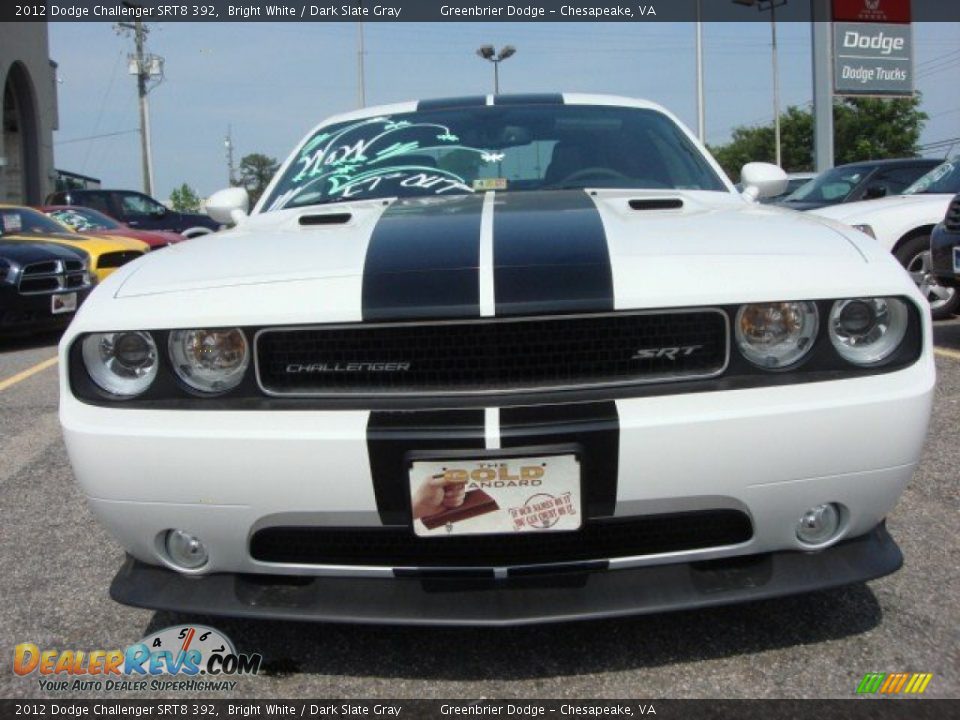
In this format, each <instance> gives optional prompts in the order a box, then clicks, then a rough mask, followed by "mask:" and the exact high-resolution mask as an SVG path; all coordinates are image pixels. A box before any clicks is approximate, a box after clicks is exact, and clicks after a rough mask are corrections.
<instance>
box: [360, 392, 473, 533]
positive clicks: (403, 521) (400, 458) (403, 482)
mask: <svg viewBox="0 0 960 720" xmlns="http://www.w3.org/2000/svg"><path fill="white" fill-rule="evenodd" d="M483 447H484V411H483V409H479V410H425V411H416V412H387V411H376V410H375V411H373V412H371V413H370V417H369V419H368V420H367V454H368V456H369V459H370V474H371V476H372V477H373V492H374V496H375V497H376V500H377V511H378V512H379V514H380V521H381V522H382V523H383V524H384V525H406V526H409V525H410V522H411V518H410V467H409V464H408V458H407V455H408V453H411V452H414V451H430V452H434V451H439V452H438V457H440V458H442V455H443V451H444V450H474V449H475V450H481V451H482V450H483ZM479 454H480V453H478V455H479ZM411 532H413V531H412V530H411Z"/></svg>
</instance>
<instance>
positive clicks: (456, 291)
mask: <svg viewBox="0 0 960 720" xmlns="http://www.w3.org/2000/svg"><path fill="white" fill-rule="evenodd" d="M483 201H484V196H483V195H482V194H478V195H457V196H450V197H434V198H429V199H418V200H398V201H397V202H395V203H394V204H393V205H391V206H390V207H389V208H387V210H386V211H385V212H384V213H383V215H382V216H381V217H380V219H379V220H378V221H377V224H376V226H375V227H374V229H373V234H372V235H371V237H370V243H369V244H368V245H367V255H366V260H365V263H364V268H363V291H362V299H363V319H364V321H365V322H371V321H385V320H418V319H429V318H434V319H439V318H469V317H479V316H480V281H479V274H478V270H477V268H478V265H479V257H480V220H481V216H482V210H483Z"/></svg>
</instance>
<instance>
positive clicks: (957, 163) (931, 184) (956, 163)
mask: <svg viewBox="0 0 960 720" xmlns="http://www.w3.org/2000/svg"><path fill="white" fill-rule="evenodd" d="M958 192H960V160H958V159H957V158H954V159H953V160H947V162H945V163H943V164H942V165H937V166H936V167H935V168H934V169H933V170H931V171H930V172H928V173H927V174H926V175H924V176H923V177H922V178H920V179H919V180H917V181H916V182H915V183H914V184H913V185H911V186H910V187H908V188H907V189H906V190H904V191H903V194H904V195H920V194H924V193H926V194H931V195H932V194H937V193H942V194H944V195H954V194H956V193H958Z"/></svg>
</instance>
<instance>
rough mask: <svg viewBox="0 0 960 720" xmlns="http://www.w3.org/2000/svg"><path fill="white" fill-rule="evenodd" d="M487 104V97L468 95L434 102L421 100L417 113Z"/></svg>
mask: <svg viewBox="0 0 960 720" xmlns="http://www.w3.org/2000/svg"><path fill="white" fill-rule="evenodd" d="M486 104H487V96H486V95H467V96H464V97H455V98H436V99H434V100H421V101H420V102H418V103H417V111H418V112H423V111H424V110H453V109H454V108H464V107H478V106H480V105H486Z"/></svg>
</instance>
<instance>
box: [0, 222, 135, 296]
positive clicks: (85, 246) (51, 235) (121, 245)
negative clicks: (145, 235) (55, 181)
mask: <svg viewBox="0 0 960 720" xmlns="http://www.w3.org/2000/svg"><path fill="white" fill-rule="evenodd" d="M0 237H2V238H3V239H4V240H26V241H29V242H37V241H41V242H49V243H56V244H57V245H67V246H68V247H72V248H77V249H79V250H82V251H84V252H85V253H86V254H87V255H89V256H90V272H91V273H93V275H94V276H95V277H96V278H97V281H98V282H99V281H101V280H103V279H105V278H106V277H108V276H109V275H110V273H112V272H113V271H114V270H116V269H117V268H118V267H120V266H121V265H126V264H127V263H128V262H130V261H131V260H136V259H137V258H138V257H140V256H141V255H143V254H144V253H146V252H148V250H149V246H148V245H147V244H146V243H144V242H140V241H139V240H134V239H132V238H125V237H102V236H99V235H86V234H83V235H81V234H80V233H77V232H74V231H73V230H71V229H70V228H69V227H67V226H66V225H63V224H62V223H59V222H57V221H56V220H54V219H53V218H51V217H47V216H46V215H44V214H43V213H42V212H40V211H38V210H34V209H33V208H28V207H21V206H19V205H0Z"/></svg>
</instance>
